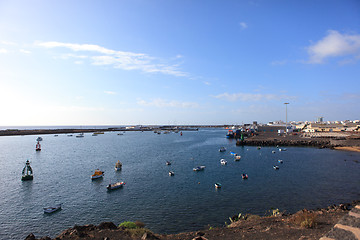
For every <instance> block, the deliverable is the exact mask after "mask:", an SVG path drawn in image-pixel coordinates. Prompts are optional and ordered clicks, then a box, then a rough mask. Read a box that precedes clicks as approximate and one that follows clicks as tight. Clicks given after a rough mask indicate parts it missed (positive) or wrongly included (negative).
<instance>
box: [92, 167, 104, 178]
mask: <svg viewBox="0 0 360 240" xmlns="http://www.w3.org/2000/svg"><path fill="white" fill-rule="evenodd" d="M103 176H104V172H103V171H100V170H99V169H96V170H95V172H94V174H93V175H91V179H92V180H95V179H98V178H102V177H103Z"/></svg>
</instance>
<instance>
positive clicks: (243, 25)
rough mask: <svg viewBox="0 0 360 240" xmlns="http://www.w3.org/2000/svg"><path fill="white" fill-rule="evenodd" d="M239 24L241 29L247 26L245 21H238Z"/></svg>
mask: <svg viewBox="0 0 360 240" xmlns="http://www.w3.org/2000/svg"><path fill="white" fill-rule="evenodd" d="M239 25H240V27H241V29H246V28H248V25H247V24H246V22H239Z"/></svg>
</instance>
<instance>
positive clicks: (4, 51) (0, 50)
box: [0, 48, 8, 53]
mask: <svg viewBox="0 0 360 240" xmlns="http://www.w3.org/2000/svg"><path fill="white" fill-rule="evenodd" d="M0 53H8V50H6V49H5V48H0Z"/></svg>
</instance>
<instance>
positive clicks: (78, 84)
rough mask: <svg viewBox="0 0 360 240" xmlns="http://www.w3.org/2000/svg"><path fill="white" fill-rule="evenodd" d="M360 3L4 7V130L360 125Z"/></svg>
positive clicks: (116, 1)
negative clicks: (337, 122) (301, 123)
mask: <svg viewBox="0 0 360 240" xmlns="http://www.w3.org/2000/svg"><path fill="white" fill-rule="evenodd" d="M359 85H360V1H358V0H291V1H288V0H272V1H268V0H236V1H230V0H224V1H219V0H197V1H195V0H106V1H100V0H90V1H88V0H86V1H85V0H77V1H72V0H52V1H45V0H29V1H19V0H0V112H1V114H0V126H22V125H23V126H24V125H25V126H27V125H31V126H37V125H39V126H43V125H52V126H54V125H149V124H160V125H162V124H172V125H185V124H186V125H187V124H204V125H207V124H214V125H215V124H242V123H251V122H252V121H258V122H259V123H267V122H269V121H278V120H282V121H285V120H286V105H285V104H284V103H289V104H288V105H287V119H288V121H314V120H316V119H317V118H318V117H320V116H321V117H324V120H325V121H335V120H357V119H360V116H359V115H360V104H359V103H360V87H359Z"/></svg>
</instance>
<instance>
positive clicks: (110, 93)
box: [104, 91, 116, 95]
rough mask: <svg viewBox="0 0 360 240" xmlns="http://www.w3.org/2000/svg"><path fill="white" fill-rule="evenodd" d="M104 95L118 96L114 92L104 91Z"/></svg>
mask: <svg viewBox="0 0 360 240" xmlns="http://www.w3.org/2000/svg"><path fill="white" fill-rule="evenodd" d="M104 93H106V94H109V95H115V94H116V92H113V91H104Z"/></svg>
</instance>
